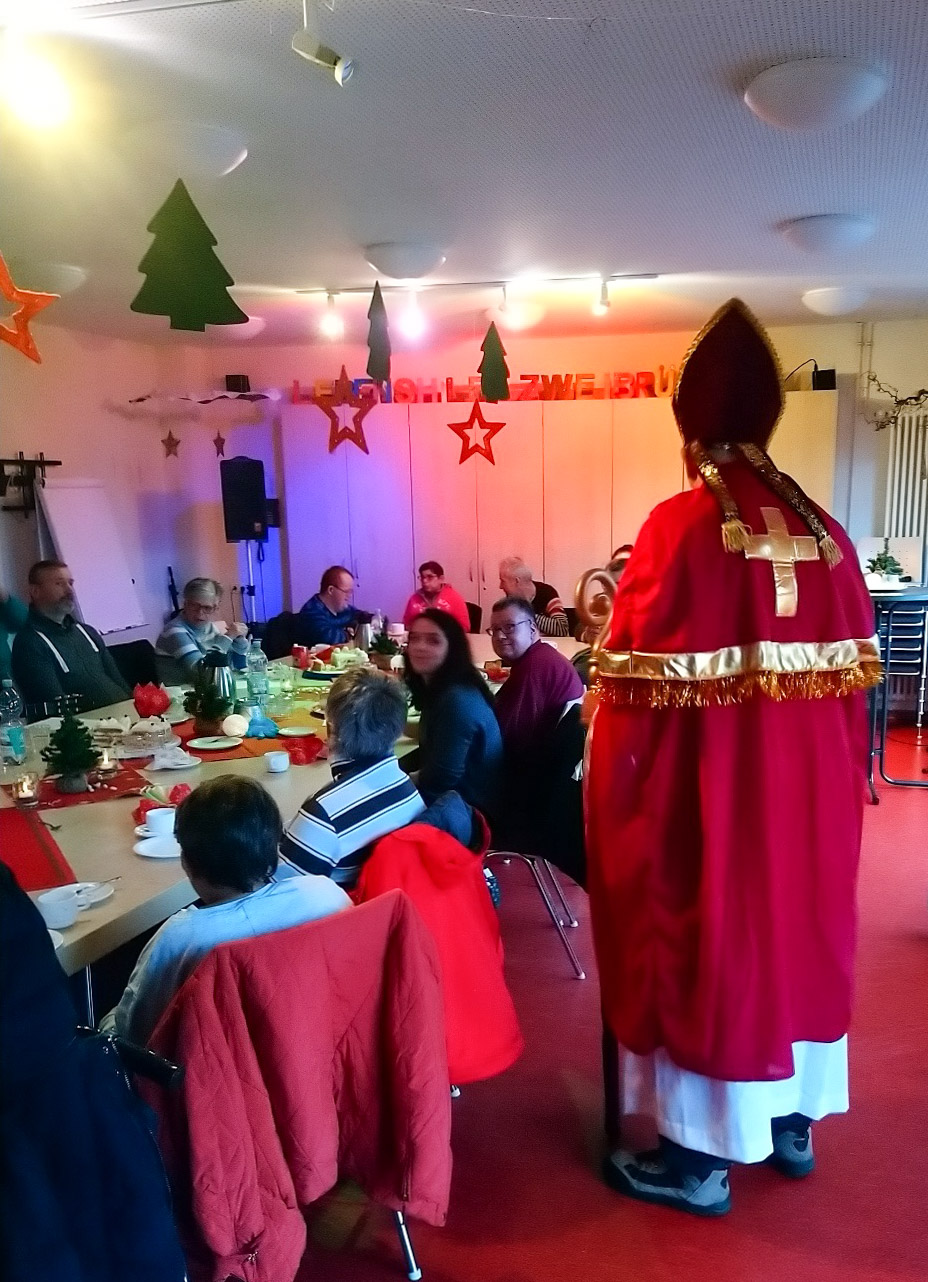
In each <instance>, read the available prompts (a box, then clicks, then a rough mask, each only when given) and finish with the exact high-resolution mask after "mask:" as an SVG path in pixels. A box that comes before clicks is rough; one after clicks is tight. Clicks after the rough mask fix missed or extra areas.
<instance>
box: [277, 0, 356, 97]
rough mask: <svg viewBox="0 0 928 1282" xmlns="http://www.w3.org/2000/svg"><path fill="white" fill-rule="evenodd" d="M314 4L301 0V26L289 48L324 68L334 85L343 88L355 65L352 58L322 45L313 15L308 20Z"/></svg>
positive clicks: (353, 71)
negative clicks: (329, 73)
mask: <svg viewBox="0 0 928 1282" xmlns="http://www.w3.org/2000/svg"><path fill="white" fill-rule="evenodd" d="M314 2H315V0H303V26H302V27H301V28H300V30H299V31H298V32H297V33H296V35H295V36H294V37H293V39H292V40H291V41H290V48H291V49H292V50H293V52H294V53H298V54H299V55H300V57H301V58H305V59H306V61H307V62H312V63H314V64H315V65H316V66H317V67H325V68H326V70H327V71H330V72H331V73H332V75H333V76H334V77H335V83H336V84H337V85H341V86H344V85H346V84H347V83H348V81H349V80H350V79H351V77H352V76H353V75H354V73H355V70H356V69H357V63H356V62H355V61H354V59H353V58H343V57H342V56H341V54H338V53H336V52H335V50H334V49H330V48H329V47H328V45H324V44H322V42H321V41H320V39H319V31H318V28H317V25H316V21H315V15H313V18H312V20H310V6H311V5H312V4H314Z"/></svg>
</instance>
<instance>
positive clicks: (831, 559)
mask: <svg viewBox="0 0 928 1282" xmlns="http://www.w3.org/2000/svg"><path fill="white" fill-rule="evenodd" d="M819 547H820V548H821V549H822V556H823V557H824V558H825V564H826V565H827V566H828V567H829V569H831V570H833V569H834V568H835V566H836V565H840V564H841V562H842V561H843V560H844V553H843V552H842V551H841V549H840V548H839V547H838V545H837V543H836V542H835V541H834V539H833V538H832V537H831V535H830V534H827V535H826V536H825V538H823V539H822V540H821V542H820V543H819Z"/></svg>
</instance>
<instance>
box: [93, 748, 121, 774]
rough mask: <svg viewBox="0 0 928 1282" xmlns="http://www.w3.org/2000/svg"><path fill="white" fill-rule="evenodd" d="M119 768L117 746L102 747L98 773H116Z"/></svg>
mask: <svg viewBox="0 0 928 1282" xmlns="http://www.w3.org/2000/svg"><path fill="white" fill-rule="evenodd" d="M118 769H119V762H118V761H117V760H116V749H115V748H101V749H100V760H99V761H98V762H97V774H98V775H114V774H115V773H116V771H117V770H118Z"/></svg>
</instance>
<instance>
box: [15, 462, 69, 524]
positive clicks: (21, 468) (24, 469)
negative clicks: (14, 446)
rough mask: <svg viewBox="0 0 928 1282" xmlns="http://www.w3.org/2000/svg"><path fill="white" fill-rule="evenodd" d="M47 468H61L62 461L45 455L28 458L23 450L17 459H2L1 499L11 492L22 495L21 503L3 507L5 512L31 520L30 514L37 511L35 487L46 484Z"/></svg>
mask: <svg viewBox="0 0 928 1282" xmlns="http://www.w3.org/2000/svg"><path fill="white" fill-rule="evenodd" d="M47 467H61V459H55V458H46V457H45V455H44V454H39V455H38V456H37V457H36V458H26V456H25V454H23V452H22V450H20V452H19V454H18V455H17V456H16V458H0V498H6V496H7V493H8V492H9V491H10V490H18V491H19V495H20V502H19V503H4V504H3V505H2V509H3V511H4V512H22V514H23V516H24V517H25V518H26V519H27V520H28V519H29V513H30V512H34V511H35V487H36V485H37V484H38V485H44V484H45V469H46V468H47Z"/></svg>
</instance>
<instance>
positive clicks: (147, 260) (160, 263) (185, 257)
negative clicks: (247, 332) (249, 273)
mask: <svg viewBox="0 0 928 1282" xmlns="http://www.w3.org/2000/svg"><path fill="white" fill-rule="evenodd" d="M147 230H148V231H150V232H151V233H152V235H153V236H154V238H155V239H154V242H153V243H152V245H151V247H150V249H149V250H148V253H147V254H146V255H145V257H144V258H143V259H142V261H141V262H140V263H139V271H140V272H142V273H143V275H144V276H145V278H146V280H145V284H144V285H143V286H142V288H141V289H140V290H139V292H138V293H137V294H136V296H135V298H134V299H133V300H132V302H131V303H130V307H131V308H132V310H133V311H134V312H144V313H145V314H146V315H149V316H169V317H170V319H171V329H191V330H201V331H202V330H203V329H205V328H206V326H207V325H244V324H245V323H246V322H247V320H248V316H247V315H246V314H245V312H243V311H242V309H241V308H240V307H239V305H238V304H237V303H236V302H234V301H233V300H232V298H230V296H229V294H228V293H227V292H226V288H227V286H229V285H234V284H235V282H234V281H233V279H232V277H231V276H230V275H229V273H228V272H227V271H226V269H225V268H224V267H223V265H222V263H221V262H220V261H219V259H218V258H217V257H216V255H215V254H214V253H213V246H214V245H215V244H216V237H215V236H214V235H213V233H212V232H211V231H210V229H209V228H208V227H207V225H206V223H205V222H204V221H203V216H202V214H201V213H200V211H199V210H198V209H197V207H196V205H195V204H194V203H193V201H192V200H191V199H190V193H189V192H188V190H187V188H186V187H185V186H184V184H183V183H182V182H181V180H180V179H178V180H177V182H176V183H175V184H174V188H173V190H172V191H171V194H170V196H168V198H167V200H166V201H165V202H164V204H163V205H162V206H161V208H160V209H159V210H158V212H157V213H156V214H155V216H154V218H153V219H152V220H151V222H150V223H149V224H148V229H147Z"/></svg>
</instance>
